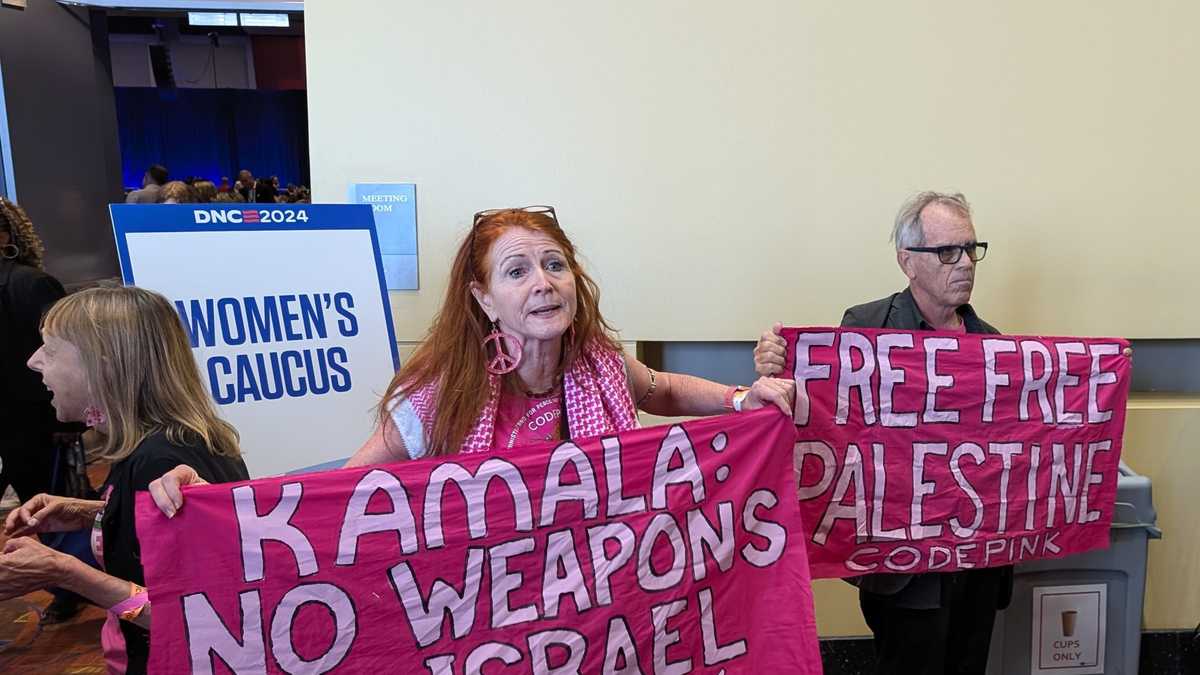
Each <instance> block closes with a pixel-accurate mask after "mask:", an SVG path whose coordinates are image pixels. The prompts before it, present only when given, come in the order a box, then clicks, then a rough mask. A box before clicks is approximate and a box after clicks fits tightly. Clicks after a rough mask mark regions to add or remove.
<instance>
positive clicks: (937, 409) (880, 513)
mask: <svg viewBox="0 0 1200 675" xmlns="http://www.w3.org/2000/svg"><path fill="white" fill-rule="evenodd" d="M783 337H784V339H785V340H786V341H787V343H788V355H787V361H786V365H785V367H784V371H783V373H782V376H784V377H794V378H795V380H796V385H797V389H798V391H797V401H798V403H797V406H796V412H795V418H796V420H795V421H796V427H797V431H798V432H799V443H798V444H797V447H796V469H797V474H798V476H797V478H798V482H799V485H798V493H799V498H800V507H801V513H802V520H803V522H804V527H805V534H806V541H807V543H808V555H809V562H810V563H811V565H812V576H813V577H814V578H821V577H848V576H855V575H861V574H867V573H878V572H885V573H886V572H893V573H920V572H927V571H945V572H949V571H954V570H958V569H965V568H971V567H993V566H997V565H1010V564H1013V563H1017V562H1021V561H1023V560H1031V559H1036V558H1057V557H1062V556H1065V555H1069V554H1072V553H1079V552H1083V551H1087V550H1090V549H1094V548H1101V547H1104V546H1107V545H1108V536H1109V535H1108V530H1109V524H1110V523H1111V522H1112V515H1113V513H1112V511H1113V500H1114V497H1115V495H1116V484H1117V473H1118V464H1119V461H1120V455H1121V439H1122V435H1123V433H1124V428H1125V402H1126V398H1127V396H1128V390H1129V377H1128V376H1129V372H1130V367H1131V366H1130V359H1129V358H1128V357H1127V356H1125V355H1124V352H1125V349H1126V348H1127V347H1128V346H1129V345H1128V343H1127V342H1126V341H1124V340H1119V339H1083V338H1038V337H1021V336H1000V335H968V334H949V333H929V332H919V333H912V332H906V331H893V330H872V329H835V328H804V329H796V328H786V329H784V331H783Z"/></svg>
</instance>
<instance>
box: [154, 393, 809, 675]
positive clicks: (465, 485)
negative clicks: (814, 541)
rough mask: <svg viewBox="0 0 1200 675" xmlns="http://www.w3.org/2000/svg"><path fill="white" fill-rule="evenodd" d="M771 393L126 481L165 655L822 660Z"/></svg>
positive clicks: (428, 662)
mask: <svg viewBox="0 0 1200 675" xmlns="http://www.w3.org/2000/svg"><path fill="white" fill-rule="evenodd" d="M794 442H795V428H794V427H793V425H792V423H791V420H789V419H788V418H787V417H786V416H784V415H781V414H779V413H778V411H772V410H760V411H756V412H753V413H745V414H740V415H728V416H724V417H717V418H711V419H705V420H697V421H694V422H689V423H685V424H682V425H676V426H670V427H667V426H663V427H654V428H648V429H640V430H635V431H631V432H628V433H624V434H620V435H619V436H614V437H608V438H604V439H599V438H597V439H591V440H585V441H580V442H579V444H578V445H576V444H574V443H562V444H560V445H557V446H554V445H552V444H542V445H537V446H530V447H527V448H520V449H516V450H513V451H512V452H509V453H506V454H504V455H493V456H488V455H460V456H455V457H449V458H442V459H431V460H423V461H412V462H403V463H397V464H388V465H383V466H377V467H372V468H360V469H345V470H340V471H332V472H327V473H320V474H310V475H304V476H283V477H278V478H266V479H262V480H256V481H250V482H245V483H240V484H227V485H214V486H204V487H197V488H192V489H188V490H187V491H186V503H185V505H184V508H183V509H182V510H181V511H180V513H179V515H177V516H176V517H175V518H174V519H172V520H168V519H167V518H165V517H164V516H162V515H161V514H160V513H159V512H158V511H157V509H155V508H154V506H153V504H152V503H150V500H149V498H148V495H139V498H138V500H139V501H138V511H137V525H138V534H139V539H140V541H141V542H142V554H143V562H144V564H145V568H146V580H147V582H148V583H147V585H148V587H149V590H150V597H151V601H152V603H153V619H152V621H153V627H152V631H151V635H152V643H151V671H152V672H161V673H179V672H194V673H210V672H238V673H250V672H254V673H258V672H288V673H299V672H304V673H325V672H345V673H394V672H411V673H422V672H425V673H439V674H440V673H481V672H482V673H508V672H513V673H528V672H536V673H557V674H566V673H614V674H615V673H646V674H647V675H648V674H650V673H722V672H724V673H769V672H790V673H820V672H821V662H820V657H819V654H818V648H817V637H816V629H815V624H814V621H813V614H812V611H813V608H812V594H811V589H810V587H809V576H808V561H807V559H806V556H805V547H804V546H802V545H799V542H800V541H801V537H802V536H803V534H802V526H801V524H800V519H799V513H798V509H797V501H796V487H795V482H794V480H793V476H792V468H791V462H792V460H791V456H792V448H793V444H794Z"/></svg>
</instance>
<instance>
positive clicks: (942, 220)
mask: <svg viewBox="0 0 1200 675" xmlns="http://www.w3.org/2000/svg"><path fill="white" fill-rule="evenodd" d="M892 240H893V241H894V242H895V244H896V262H897V263H898V264H899V265H900V269H901V270H902V271H903V272H904V275H905V276H906V277H908V287H907V288H905V289H904V290H902V291H900V292H898V293H893V294H892V295H889V296H888V297H886V298H881V299H879V300H876V301H874V302H868V303H865V304H862V305H856V306H854V307H851V308H850V309H848V310H846V313H845V315H843V316H842V326H845V327H852V328H898V329H902V330H942V331H957V332H963V333H998V332H999V331H997V330H996V329H995V328H993V327H991V326H990V325H988V324H987V323H986V322H985V321H983V320H982V319H980V318H979V316H978V315H976V314H975V310H974V309H973V308H972V307H971V305H970V304H969V302H970V300H971V291H972V290H973V289H974V287H975V265H976V263H978V262H979V261H980V260H982V259H983V256H984V254H985V253H987V244H986V243H984V242H981V241H979V240H978V239H977V237H976V236H975V226H974V225H973V224H972V222H971V207H970V205H969V204H968V203H967V201H966V199H965V198H963V196H962V195H961V194H943V193H938V192H922V193H920V194H918V195H916V196H914V197H913V198H912V199H910V200H908V201H907V202H906V203H905V204H904V206H902V207H901V208H900V213H899V214H897V216H896V223H895V227H894V228H893V230H892ZM780 328H781V325H780V324H776V325H775V327H774V328H773V329H772V330H769V331H767V332H765V333H763V335H762V337H761V338H760V339H759V341H758V346H757V347H755V349H754V365H755V369H756V370H757V371H758V373H759V374H760V375H764V376H765V375H773V374H775V373H778V372H779V371H781V370H782V369H783V362H784V354H785V352H786V349H787V346H786V344H785V343H784V341H783V338H781V337H780V336H779V334H778V333H779V329H780ZM850 581H851V583H853V584H854V585H856V586H858V588H859V606H860V607H861V608H862V612H863V617H864V618H865V619H866V621H867V625H868V626H870V627H871V631H872V632H873V633H874V634H875V654H876V668H875V672H876V673H881V674H882V673H897V674H899V673H904V674H908V673H919V674H928V675H942V674H943V673H963V674H966V673H979V674H980V675H982V673H983V672H984V671H985V669H986V666H987V655H988V646H989V642H990V640H991V634H992V624H993V622H994V620H995V617H996V610H997V609H1002V608H1004V607H1006V606H1007V605H1008V602H1009V600H1010V599H1011V597H1012V568H1011V567H1001V568H991V569H973V570H966V571H962V572H950V573H944V574H943V573H927V574H917V575H909V574H871V575H867V576H863V577H858V578H856V579H852V580H850Z"/></svg>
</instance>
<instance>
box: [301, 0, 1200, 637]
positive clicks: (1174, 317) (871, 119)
mask: <svg viewBox="0 0 1200 675" xmlns="http://www.w3.org/2000/svg"><path fill="white" fill-rule="evenodd" d="M305 11H306V24H305V25H306V41H307V49H308V61H307V62H308V69H309V72H308V82H309V108H310V109H309V113H310V116H309V122H310V134H311V153H312V158H311V159H312V171H313V184H314V187H315V190H316V196H317V198H318V200H323V201H341V200H343V199H345V196H346V194H347V189H348V187H349V185H350V184H351V183H353V182H357V181H401V180H410V181H414V182H416V183H417V184H418V192H419V195H418V200H417V203H418V205H419V214H418V216H419V236H418V241H419V243H420V256H421V271H420V274H421V280H422V284H423V288H422V290H421V291H417V292H398V293H393V295H392V307H393V311H394V313H395V320H396V326H397V338H398V339H399V340H400V341H401V343H402V356H405V355H406V354H405V352H406V351H407V349H403V347H405V346H408V347H411V343H412V342H413V341H415V340H418V339H420V337H421V336H422V335H423V333H424V331H425V330H426V328H427V327H428V325H429V321H430V318H431V317H432V314H433V312H434V311H435V310H436V308H437V307H438V306H439V305H440V302H441V295H442V293H443V291H444V276H445V273H446V270H447V268H448V265H449V260H450V258H451V253H452V251H453V247H454V246H455V245H456V243H457V242H458V241H459V240H460V239H461V237H462V236H463V235H464V234H465V233H466V231H467V228H468V226H469V224H470V215H471V214H472V213H473V212H474V211H476V210H479V209H483V208H488V207H495V206H502V205H520V204H531V203H551V204H555V205H556V206H557V207H558V208H559V213H560V215H561V217H562V220H563V222H564V225H565V227H566V229H567V231H568V233H569V234H571V236H572V237H573V238H574V239H575V240H576V243H577V244H578V245H579V246H580V248H581V250H582V251H583V252H584V253H585V256H586V260H585V262H586V264H587V265H588V266H589V269H591V270H592V272H593V273H594V275H595V276H596V277H597V279H598V281H599V282H600V285H601V288H602V289H603V297H604V311H605V313H606V315H607V316H608V317H609V318H610V319H611V320H612V321H613V322H614V323H615V324H616V325H617V326H619V327H620V328H621V329H622V331H623V334H622V337H623V338H624V339H627V340H726V339H733V340H744V339H751V338H753V337H754V336H755V335H756V334H757V333H758V332H759V331H760V330H761V329H762V328H763V327H764V326H766V325H768V324H769V323H770V322H772V321H774V320H777V319H780V320H784V321H786V322H788V323H791V324H794V325H804V324H812V325H820V324H828V323H831V322H835V321H836V320H837V319H838V317H840V316H841V311H842V309H843V308H845V307H846V306H848V305H851V304H854V303H857V302H861V301H864V300H867V299H871V298H874V297H879V296H881V295H883V294H885V293H888V292H891V291H893V290H895V289H897V288H898V287H900V286H901V285H902V280H901V277H900V275H899V272H898V271H897V270H896V269H895V267H894V262H893V261H892V255H891V253H890V252H889V248H888V243H887V241H886V240H887V234H888V230H889V227H890V222H891V219H892V218H893V216H894V214H895V211H896V208H897V207H898V205H899V204H900V202H901V201H902V200H903V199H904V198H905V197H907V196H908V195H909V194H910V193H912V192H914V191H916V190H919V189H924V188H936V189H957V190H962V191H963V192H965V193H966V194H967V196H968V197H969V198H970V199H971V200H972V201H973V202H974V205H975V209H976V224H977V229H978V232H979V235H980V238H981V239H986V240H988V241H989V242H991V244H992V249H991V253H990V254H989V257H988V260H987V261H986V262H984V263H983V264H982V266H981V268H980V271H979V279H980V284H979V287H978V289H977V292H976V297H975V302H976V304H978V305H979V306H980V307H981V308H986V312H985V314H986V316H987V318H988V319H989V320H991V321H992V322H994V323H995V324H996V325H998V326H1002V327H1003V328H1004V329H1005V330H1007V331H1009V332H1014V333H1022V332H1023V333H1040V334H1075V335H1123V336H1125V337H1200V313H1197V312H1193V311H1188V310H1187V308H1190V307H1194V306H1195V303H1196V298H1197V297H1198V296H1200V282H1198V279H1200V275H1197V274H1195V272H1194V269H1195V266H1196V262H1195V260H1196V258H1197V254H1198V253H1200V227H1197V222H1196V214H1197V213H1200V189H1198V186H1200V168H1198V167H1200V164H1198V163H1197V162H1196V161H1195V158H1196V157H1197V156H1200V133H1198V132H1197V130H1196V126H1197V120H1200V89H1198V88H1197V87H1196V86H1195V76H1196V72H1197V71H1198V70H1200V41H1197V40H1195V38H1194V28H1195V26H1197V25H1200V3H1195V2H1191V1H1190V0H1176V1H1168V0H1162V1H1156V2H1150V3H1139V2H1127V1H1126V0H1057V1H1055V2H1044V1H1035V0H1009V1H1007V2H997V3H984V2H970V3H964V2H957V1H953V0H926V1H916V0H910V1H906V2H895V3H882V2H880V3H866V2H839V3H833V2H824V1H821V2H817V1H815V0H812V1H782V0H781V1H780V2H748V3H741V4H730V3H717V2H683V1H682V0H677V1H668V0H655V1H654V2H647V3H635V2H616V3H586V4H585V3H582V2H575V1H566V2H555V1H551V0H544V1H537V2H534V1H528V0H513V1H512V2H505V3H478V2H462V1H461V0H447V1H445V2H393V1H392V0H359V1H357V2H350V1H346V0H339V1H336V2H335V1H334V0H308V2H307V3H306V8H305ZM1168 309H1170V311H1168ZM1196 438H1200V409H1198V408H1197V406H1196V405H1195V404H1194V402H1193V401H1192V400H1190V399H1183V398H1175V399H1170V400H1165V401H1164V400H1157V401H1142V402H1139V403H1135V409H1134V410H1132V411H1131V414H1130V417H1129V429H1128V434H1127V450H1126V456H1127V458H1128V459H1129V461H1130V463H1131V464H1132V465H1133V466H1134V467H1135V468H1137V469H1139V470H1141V471H1143V472H1145V473H1148V474H1149V475H1150V476H1151V477H1152V478H1153V479H1154V481H1155V494H1156V498H1157V499H1158V508H1159V514H1160V519H1161V523H1162V526H1163V529H1164V530H1165V531H1166V538H1165V539H1164V540H1163V541H1159V542H1152V544H1151V563H1150V564H1151V572H1150V575H1151V576H1150V588H1149V591H1148V597H1147V605H1146V625H1147V626H1148V627H1150V628H1168V627H1174V628H1182V627H1191V626H1193V625H1194V624H1195V623H1196V621H1197V620H1200V616H1197V614H1200V589H1198V588H1197V581H1196V579H1198V578H1200V568H1197V563H1196V562H1195V561H1196V560H1197V559H1198V558H1200V556H1198V555H1197V554H1198V553H1200V551H1198V550H1197V549H1198V546H1200V535H1198V534H1197V529H1198V528H1196V527H1195V524H1194V523H1195V517H1194V516H1193V515H1192V511H1193V509H1191V508H1190V507H1189V505H1188V503H1187V501H1186V500H1187V498H1188V497H1189V496H1190V495H1191V492H1192V490H1193V487H1192V482H1193V481H1194V480H1196V479H1197V478H1200V471H1198V470H1200V460H1198V459H1197V458H1198V457H1200V453H1197V452H1196V441H1195V439H1196ZM816 593H817V602H818V621H819V626H820V629H821V631H822V633H823V634H825V635H850V634H862V633H864V632H865V626H863V625H862V622H861V617H860V616H859V615H858V610H857V604H856V601H855V599H854V595H853V592H852V589H850V588H849V587H848V586H846V585H845V584H841V583H839V582H820V583H818V584H817V590H816Z"/></svg>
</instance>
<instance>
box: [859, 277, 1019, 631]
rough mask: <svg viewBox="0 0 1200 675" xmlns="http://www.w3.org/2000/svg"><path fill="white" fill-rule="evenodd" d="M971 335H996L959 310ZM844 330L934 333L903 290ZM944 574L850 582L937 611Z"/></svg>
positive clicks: (865, 308)
mask: <svg viewBox="0 0 1200 675" xmlns="http://www.w3.org/2000/svg"><path fill="white" fill-rule="evenodd" d="M958 314H959V316H961V317H962V321H963V324H964V325H965V326H966V329H967V332H968V333H984V334H997V333H999V332H1000V331H998V330H996V329H995V328H994V327H992V326H991V324H989V323H987V322H986V321H984V320H983V319H980V318H979V316H978V315H977V314H975V310H974V309H973V308H972V307H971V305H969V304H967V305H963V306H962V307H959V308H958ZM842 326H843V327H845V328H896V329H899V330H933V326H930V325H929V323H928V322H926V321H925V317H923V316H921V311H920V310H919V309H918V308H917V301H916V299H914V298H913V295H912V291H911V290H909V289H907V288H906V289H904V290H903V291H900V292H899V293H893V294H892V295H889V296H888V297H886V298H882V299H879V300H876V301H874V302H868V303H865V304H862V305H855V306H854V307H851V308H850V309H847V310H846V313H845V314H844V315H842ZM993 569H995V570H996V573H997V574H1000V575H1002V576H1003V578H1002V579H1001V584H1000V597H998V598H997V599H996V606H997V607H998V608H1000V609H1003V608H1005V607H1007V606H1008V603H1009V601H1010V600H1011V599H1012V567H998V568H993ZM942 576H943V575H942V574H939V573H937V572H929V573H926V574H868V575H865V576H861V577H854V578H853V579H851V580H848V581H850V583H852V584H854V585H855V586H858V587H859V588H860V589H862V590H864V591H868V592H870V593H875V594H877V595H886V596H890V597H891V598H892V599H893V601H894V602H895V603H896V605H897V606H900V607H907V608H910V609H935V608H937V607H940V606H941V597H942Z"/></svg>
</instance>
